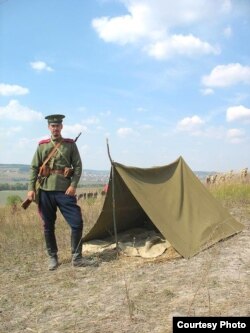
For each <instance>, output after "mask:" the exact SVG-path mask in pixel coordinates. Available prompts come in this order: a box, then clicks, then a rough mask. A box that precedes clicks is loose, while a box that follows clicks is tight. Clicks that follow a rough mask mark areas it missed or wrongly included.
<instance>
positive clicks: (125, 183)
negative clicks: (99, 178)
mask: <svg viewBox="0 0 250 333" xmlns="http://www.w3.org/2000/svg"><path fill="white" fill-rule="evenodd" d="M112 166H113V167H112V169H113V184H112V177H111V176H110V180H109V187H108V192H107V195H106V198H105V201H104V205H103V209H102V212H101V214H100V216H99V218H98V220H97V221H96V223H95V224H94V226H93V227H92V229H91V230H90V231H89V232H88V233H87V234H86V235H85V236H84V238H83V242H87V241H90V240H100V239H104V238H106V237H109V236H110V235H114V231H117V233H118V236H117V239H118V241H119V232H121V231H125V230H127V229H131V228H134V227H141V226H143V225H145V224H150V223H151V224H153V225H154V227H156V228H157V229H158V230H159V231H160V233H161V234H162V236H163V237H164V238H165V239H167V240H168V241H169V242H170V244H171V245H172V246H173V247H174V249H175V250H176V251H177V252H179V254H181V255H182V256H183V257H185V258H190V257H192V256H194V255H195V254H197V253H199V252H200V251H202V250H203V249H205V248H207V247H209V246H211V245H212V244H214V243H216V242H218V241H220V240H222V239H224V238H226V237H229V236H231V235H233V234H235V233H238V232H240V231H241V230H242V229H243V228H244V225H243V224H242V223H240V222H237V221H236V220H235V219H234V218H233V217H232V216H231V215H230V213H229V212H228V211H227V210H226V209H225V208H224V207H222V205H221V204H220V203H219V201H217V199H216V198H214V197H213V196H212V194H211V193H210V192H209V191H208V190H207V189H206V187H205V186H204V185H203V184H202V183H201V182H200V180H199V179H198V178H197V177H196V175H195V174H194V173H193V172H192V170H191V169H190V168H189V167H188V165H187V164H186V162H185V161H184V159H183V158H182V157H179V158H178V159H177V160H176V161H175V162H173V163H171V164H169V165H165V166H160V167H152V168H137V167H128V166H125V165H122V164H119V163H116V162H113V163H112ZM111 174H112V172H111ZM112 187H113V189H114V195H112ZM113 198H114V200H113ZM114 203H115V205H114V207H115V210H114V211H113V204H114ZM113 213H114V214H115V226H116V227H115V228H114V220H113ZM115 229H116V230H115Z"/></svg>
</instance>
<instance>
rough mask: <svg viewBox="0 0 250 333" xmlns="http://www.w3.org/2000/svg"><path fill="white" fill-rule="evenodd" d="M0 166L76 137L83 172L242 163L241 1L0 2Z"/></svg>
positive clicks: (244, 21)
mask: <svg viewBox="0 0 250 333" xmlns="http://www.w3.org/2000/svg"><path fill="white" fill-rule="evenodd" d="M0 19H1V29H0V39H1V56H0V73H1V79H0V122H1V125H0V163H3V161H5V162H6V163H7V164H13V163H16V164H24V165H29V164H30V163H31V160H32V157H33V155H34V153H35V150H36V147H37V145H38V142H39V141H40V140H41V139H44V138H48V137H49V131H48V128H47V121H46V120H45V119H44V118H45V116H47V115H49V114H64V115H65V116H66V117H65V119H64V122H63V131H62V135H63V136H64V137H69V138H73V139H74V138H75V137H76V136H77V135H78V134H79V132H82V135H81V137H80V138H79V139H78V141H77V146H78V149H79V152H80V155H81V157H82V161H83V167H84V169H92V170H108V169H110V161H109V158H108V155H107V149H106V139H107V138H108V139H109V143H110V147H111V155H112V158H114V160H115V161H121V163H122V164H125V165H130V166H138V167H141V168H149V167H152V165H158V166H161V165H166V164H170V163H172V162H173V161H175V160H176V159H177V158H178V157H179V156H182V157H183V158H184V160H185V161H186V162H187V164H188V165H189V167H190V168H191V169H192V170H217V172H225V171H229V170H241V169H243V168H245V167H249V166H250V154H249V147H250V128H249V127H250V92H249V86H250V45H249V43H247V42H246V41H247V40H248V39H249V35H250V2H249V1H247V0H242V1H238V0H219V1H218V0H189V1H186V2H182V1H180V0H176V1H174V2H173V1H170V0H165V1H162V0H154V1H153V0H144V1H143V2H142V1H141V0H93V1H77V0H72V1H68V0H60V1H58V0H36V1H29V0H23V1H15V0H4V1H2V0H0Z"/></svg>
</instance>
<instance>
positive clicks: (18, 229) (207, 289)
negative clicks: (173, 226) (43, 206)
mask: <svg viewBox="0 0 250 333" xmlns="http://www.w3.org/2000/svg"><path fill="white" fill-rule="evenodd" d="M210 190H211V192H212V193H213V195H214V196H215V197H217V198H218V200H219V201H220V202H221V204H222V205H223V206H225V207H226V208H227V209H228V210H229V211H230V213H231V214H232V215H233V216H234V217H235V219H237V220H238V221H241V222H242V223H243V224H244V225H245V228H244V230H243V231H242V232H240V233H239V234H237V235H234V236H232V237H230V238H228V239H226V240H224V241H221V242H219V243H217V244H215V245H214V246H212V247H210V248H209V249H207V250H205V251H203V252H201V253H199V254H198V255H196V256H194V257H192V258H191V259H183V258H181V257H180V256H178V257H177V256H174V255H173V256H172V257H171V256H164V255H163V256H161V257H158V258H155V259H143V258H139V257H126V256H124V255H122V254H121V255H120V256H117V253H116V251H113V252H112V251H110V252H109V253H106V255H103V256H102V257H99V258H98V259H99V260H100V261H101V264H100V265H99V266H98V267H86V268H73V267H72V266H71V262H70V258H71V255H70V233H69V228H68V227H67V225H66V223H65V221H64V220H63V218H62V216H61V215H60V213H59V214H58V221H57V229H56V233H57V239H58V246H59V256H60V266H59V268H58V269H57V270H56V271H53V272H50V271H48V270H47V255H46V251H45V246H44V240H43V232H42V225H41V221H40V218H39V216H38V214H37V207H36V205H35V204H32V205H31V206H30V207H29V209H28V210H27V211H24V210H22V209H21V208H19V207H18V208H17V210H15V211H13V210H12V209H11V207H0V263H1V275H0V332H1V333H2V332H11V333H21V332H27V333H28V332H36V333H38V332H39V333H51V332H53V333H85V332H86V333H110V332H112V333H118V332H119V333H121V332H122V333H151V332H152V333H170V332H171V331H172V317H173V316H174V315H184V316H249V315H250V303H249V299H250V297H249V287H250V286H249V268H250V259H249V258H250V248H249V240H250V239H249V238H250V184H249V183H248V184H235V185H232V186H227V185H223V186H216V187H213V188H210ZM79 204H80V206H81V208H82V212H83V216H84V220H85V229H84V230H85V233H86V232H87V231H88V230H89V229H90V228H91V226H92V225H93V224H94V222H95V221H96V219H97V217H98V216H99V213H100V211H101V209H102V204H103V198H102V197H100V196H99V197H98V198H97V199H96V200H92V199H91V200H80V201H79ZM86 255H87V254H86ZM96 256H97V257H98V255H96Z"/></svg>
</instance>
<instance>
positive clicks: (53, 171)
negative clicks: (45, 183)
mask: <svg viewBox="0 0 250 333" xmlns="http://www.w3.org/2000/svg"><path fill="white" fill-rule="evenodd" d="M50 174H51V175H52V174H57V175H63V174H64V169H54V170H53V169H52V170H50Z"/></svg>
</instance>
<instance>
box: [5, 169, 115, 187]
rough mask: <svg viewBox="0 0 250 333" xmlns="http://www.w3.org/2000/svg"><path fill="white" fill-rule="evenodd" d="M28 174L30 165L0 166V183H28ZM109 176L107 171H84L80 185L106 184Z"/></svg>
mask: <svg viewBox="0 0 250 333" xmlns="http://www.w3.org/2000/svg"><path fill="white" fill-rule="evenodd" d="M29 172H30V165H27V164H0V183H17V182H19V183H25V182H28V180H29ZM109 174H110V171H109V170H91V169H84V170H83V174H82V177H81V180H80V183H83V184H84V183H86V184H106V183H107V182H108V179H109Z"/></svg>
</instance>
